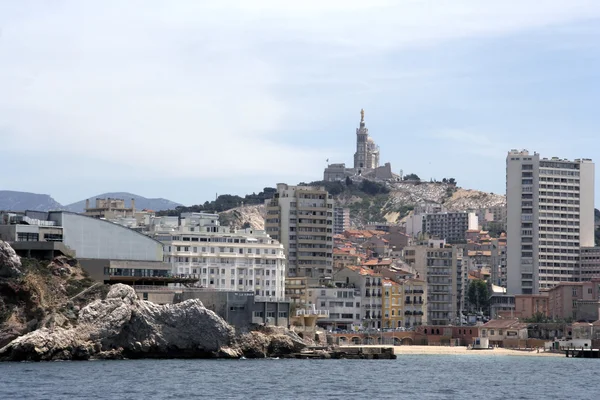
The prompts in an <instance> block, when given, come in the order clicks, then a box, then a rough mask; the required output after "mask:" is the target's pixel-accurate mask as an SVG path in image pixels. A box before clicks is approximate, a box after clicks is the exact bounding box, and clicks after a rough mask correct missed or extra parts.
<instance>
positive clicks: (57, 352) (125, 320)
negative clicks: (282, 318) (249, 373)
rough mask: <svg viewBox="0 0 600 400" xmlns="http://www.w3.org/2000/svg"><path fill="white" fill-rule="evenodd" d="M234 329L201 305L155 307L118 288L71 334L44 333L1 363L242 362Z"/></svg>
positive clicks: (1, 353) (1, 352)
mask: <svg viewBox="0 0 600 400" xmlns="http://www.w3.org/2000/svg"><path fill="white" fill-rule="evenodd" d="M234 334H235V331H234V329H233V328H232V327H231V326H229V325H228V324H227V323H226V322H225V321H224V320H223V319H221V318H220V317H219V316H218V315H216V314H215V313H214V312H212V311H210V310H208V309H206V308H205V307H204V306H203V304H202V302H201V301H200V300H197V299H194V300H187V301H185V302H182V303H178V304H175V305H157V304H154V303H150V302H147V301H142V300H139V299H138V297H137V295H136V293H135V291H134V290H133V288H131V287H129V286H126V285H120V284H119V285H114V286H113V287H112V288H111V290H110V292H109V293H108V295H107V297H106V299H105V300H96V301H94V302H92V303H90V304H89V305H88V306H86V307H84V308H82V309H81V311H80V312H79V318H78V324H77V326H76V327H75V328H72V329H63V328H55V329H47V328H42V329H38V330H37V331H34V332H31V333H29V334H27V335H25V336H21V337H20V338H17V339H15V340H14V341H12V342H11V343H9V344H8V345H7V346H5V347H4V348H2V349H0V360H14V361H20V360H31V361H42V360H69V359H89V358H120V357H127V358H151V357H157V358H173V357H196V358H206V357H238V356H240V355H241V352H240V351H239V349H238V348H237V347H234V346H232V345H234V344H235V341H234Z"/></svg>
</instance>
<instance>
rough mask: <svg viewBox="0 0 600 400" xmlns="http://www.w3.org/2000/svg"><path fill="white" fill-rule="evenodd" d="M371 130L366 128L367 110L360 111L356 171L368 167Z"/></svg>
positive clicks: (355, 157) (355, 159) (355, 161)
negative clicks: (368, 145) (368, 144)
mask: <svg viewBox="0 0 600 400" xmlns="http://www.w3.org/2000/svg"><path fill="white" fill-rule="evenodd" d="M368 138H369V130H368V129H367V128H366V126H365V110H364V109H361V110H360V127H359V128H356V153H354V169H356V170H362V169H363V168H368V166H367V139H368Z"/></svg>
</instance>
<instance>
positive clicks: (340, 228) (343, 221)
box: [333, 207, 350, 235]
mask: <svg viewBox="0 0 600 400" xmlns="http://www.w3.org/2000/svg"><path fill="white" fill-rule="evenodd" d="M348 229H350V209H349V208H344V207H335V208H334V209H333V233H334V235H339V234H341V233H344V231H347V230H348Z"/></svg>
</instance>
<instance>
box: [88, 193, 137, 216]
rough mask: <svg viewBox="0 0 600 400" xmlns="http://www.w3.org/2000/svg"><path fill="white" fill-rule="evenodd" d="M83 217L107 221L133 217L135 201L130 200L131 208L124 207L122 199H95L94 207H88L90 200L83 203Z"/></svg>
mask: <svg viewBox="0 0 600 400" xmlns="http://www.w3.org/2000/svg"><path fill="white" fill-rule="evenodd" d="M83 214H84V215H87V216H88V217H93V218H104V219H108V220H112V219H117V218H119V217H121V218H122V217H133V216H134V214H135V199H131V207H129V208H127V207H126V206H125V200H124V199H111V198H110V197H109V198H107V199H96V204H95V205H94V207H90V200H89V199H87V200H86V201H85V212H84V213H83Z"/></svg>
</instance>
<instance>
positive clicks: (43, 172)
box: [0, 0, 600, 205]
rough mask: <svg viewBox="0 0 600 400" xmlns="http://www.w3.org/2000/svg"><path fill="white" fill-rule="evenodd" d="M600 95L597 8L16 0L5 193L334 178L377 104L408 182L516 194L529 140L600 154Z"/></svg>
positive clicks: (383, 134) (391, 157) (547, 149)
mask: <svg viewBox="0 0 600 400" xmlns="http://www.w3.org/2000/svg"><path fill="white" fill-rule="evenodd" d="M599 100H600V1H597V0H563V1H558V0H531V1H530V0H503V1H478V0H453V1H434V0H430V1H415V0H403V1H401V0H397V1H385V0H369V1H364V0H362V1H355V0H344V1H341V0H328V1H313V0H305V1H302V2H287V1H279V0H253V1H233V0H217V1H210V0H205V1H196V0H174V1H154V0H144V1H141V0H140V1H135V0H130V1H118V0H114V1H113V0H105V1H87V0H74V1H62V0H54V1H40V0H38V1H28V0H20V1H12V0H0V152H1V153H0V154H1V158H0V159H2V161H3V165H4V170H3V174H2V179H0V189H4V190H19V191H28V192H35V193H44V194H50V195H52V196H53V197H54V198H55V199H56V200H57V201H59V202H60V203H62V204H68V203H72V202H75V201H78V200H81V199H84V198H86V197H92V196H94V195H97V194H100V193H104V192H117V191H127V192H132V193H135V194H138V195H142V196H145V197H163V198H167V199H170V200H173V201H176V202H179V203H183V204H186V205H191V204H198V203H203V202H204V201H206V200H211V199H214V196H215V195H216V194H225V193H229V194H238V195H243V194H246V193H252V192H259V191H261V190H262V188H264V187H266V186H275V184H277V183H278V182H285V183H289V184H296V183H298V182H310V181H314V180H319V179H322V174H323V168H324V167H325V165H326V160H329V162H330V163H333V162H345V163H346V164H347V165H350V166H351V164H352V163H353V154H354V151H355V130H356V127H357V126H358V123H359V120H360V109H361V108H364V109H365V121H366V124H367V127H368V128H369V133H370V135H371V136H372V137H373V139H374V140H375V141H376V142H377V144H378V145H379V146H380V151H381V161H382V162H390V163H391V164H392V169H393V171H394V172H396V173H399V172H400V171H401V170H402V171H403V172H404V173H405V174H407V173H416V174H418V175H419V176H420V177H421V178H422V179H426V180H429V179H431V178H434V179H442V178H443V177H454V178H455V179H456V180H457V181H458V184H459V185H460V186H462V187H465V188H470V189H478V190H485V191H489V192H494V193H502V194H503V193H504V192H505V159H506V154H507V151H509V150H510V149H528V150H529V151H531V152H533V151H537V152H538V153H540V154H541V155H542V156H547V157H553V156H558V157H561V158H569V159H574V158H592V159H594V160H595V159H597V158H598V157H597V153H598V152H599V151H600V142H599V141H598V140H596V139H595V138H596V137H597V130H598V126H599V123H600V113H598V104H599V103H600V102H599ZM598 176H600V174H598ZM595 186H596V188H595V189H596V197H597V198H598V199H600V185H598V183H596V185H595ZM598 203H600V202H599V201H596V204H598Z"/></svg>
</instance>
